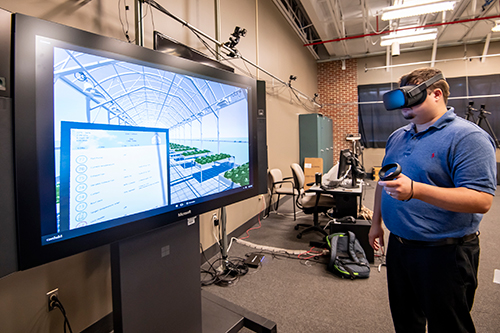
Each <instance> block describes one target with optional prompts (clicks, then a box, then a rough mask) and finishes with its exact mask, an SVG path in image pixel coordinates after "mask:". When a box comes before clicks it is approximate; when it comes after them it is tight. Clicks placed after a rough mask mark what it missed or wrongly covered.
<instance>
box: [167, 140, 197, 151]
mask: <svg viewBox="0 0 500 333" xmlns="http://www.w3.org/2000/svg"><path fill="white" fill-rule="evenodd" d="M169 147H170V149H173V150H174V151H176V152H178V151H187V150H193V149H198V148H195V147H189V146H185V145H181V144H178V143H172V142H171V143H170V144H169Z"/></svg>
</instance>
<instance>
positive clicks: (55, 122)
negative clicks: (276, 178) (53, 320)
mask: <svg viewBox="0 0 500 333" xmlns="http://www.w3.org/2000/svg"><path fill="white" fill-rule="evenodd" d="M14 50H15V51H14V62H15V67H14V87H15V90H14V117H15V127H14V131H15V155H16V156H15V163H16V194H17V215H18V230H19V245H20V246H19V248H20V252H19V258H20V267H21V268H27V267H32V266H36V265H39V264H43V263H45V262H48V261H52V260H55V259H58V258H62V257H65V256H68V255H71V254H75V253H78V252H81V251H85V250H87V249H89V248H92V247H95V246H99V245H103V244H107V243H111V242H114V241H117V240H120V239H123V238H125V237H128V236H131V235H135V234H137V233H140V232H144V231H147V230H150V229H152V228H156V227H159V226H162V225H165V224H168V223H172V222H175V221H178V220H179V219H185V218H188V217H191V216H194V215H198V214H200V213H203V212H206V211H208V210H211V209H215V208H217V207H220V206H224V205H227V204H231V203H234V202H236V201H239V200H243V199H246V198H249V197H251V196H254V195H256V194H257V189H256V186H255V184H256V183H257V181H258V180H257V176H258V173H257V166H258V161H257V156H258V154H257V149H258V147H257V140H256V129H255V126H256V125H255V124H256V110H255V109H256V83H255V81H254V80H252V79H250V78H247V77H243V76H239V75H236V74H233V73H229V72H226V71H222V70H219V69H215V68H212V67H208V66H204V65H201V64H196V63H193V62H191V61H187V60H183V59H179V58H176V57H172V56H169V55H165V54H161V53H158V52H155V51H153V50H149V49H146V48H143V47H139V46H136V45H132V44H128V43H125V42H121V41H118V40H115V39H111V38H106V37H102V36H98V35H94V34H91V33H87V32H84V31H80V30H76V29H73V28H69V27H66V26H61V25H58V24H54V23H50V22H46V21H42V20H39V19H35V18H31V17H27V16H23V15H15V34H14Z"/></svg>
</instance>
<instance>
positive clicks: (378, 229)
mask: <svg viewBox="0 0 500 333" xmlns="http://www.w3.org/2000/svg"><path fill="white" fill-rule="evenodd" d="M368 242H369V243H370V246H371V247H372V248H373V249H374V250H375V251H378V250H379V249H380V247H383V246H384V229H383V227H382V224H381V223H375V224H373V223H372V226H371V227H370V232H369V233H368Z"/></svg>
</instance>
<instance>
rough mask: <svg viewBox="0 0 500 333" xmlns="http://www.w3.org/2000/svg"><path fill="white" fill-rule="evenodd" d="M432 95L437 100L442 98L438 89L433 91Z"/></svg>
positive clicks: (441, 93) (441, 92)
mask: <svg viewBox="0 0 500 333" xmlns="http://www.w3.org/2000/svg"><path fill="white" fill-rule="evenodd" d="M433 93H434V98H439V99H442V98H443V91H442V90H441V89H440V88H436V89H434V91H433Z"/></svg>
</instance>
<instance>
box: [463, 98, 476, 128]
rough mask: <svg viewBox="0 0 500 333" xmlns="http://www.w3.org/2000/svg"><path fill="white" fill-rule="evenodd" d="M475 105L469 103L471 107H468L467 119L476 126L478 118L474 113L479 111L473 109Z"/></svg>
mask: <svg viewBox="0 0 500 333" xmlns="http://www.w3.org/2000/svg"><path fill="white" fill-rule="evenodd" d="M473 105H474V102H469V105H467V111H465V119H467V120H469V121H472V122H473V123H474V124H476V118H475V117H474V111H477V110H476V109H474V108H473V107H472V106H473Z"/></svg>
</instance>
